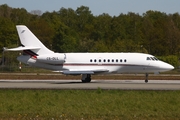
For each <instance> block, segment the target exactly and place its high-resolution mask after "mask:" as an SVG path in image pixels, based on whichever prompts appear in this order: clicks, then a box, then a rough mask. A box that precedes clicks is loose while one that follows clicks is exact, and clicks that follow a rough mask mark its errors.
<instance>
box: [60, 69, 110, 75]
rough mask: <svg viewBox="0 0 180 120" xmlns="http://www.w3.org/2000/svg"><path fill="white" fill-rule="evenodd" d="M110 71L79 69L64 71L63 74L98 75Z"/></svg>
mask: <svg viewBox="0 0 180 120" xmlns="http://www.w3.org/2000/svg"><path fill="white" fill-rule="evenodd" d="M108 71H109V70H107V69H96V70H78V69H76V70H75V69H73V70H72V69H70V70H65V71H62V73H63V74H65V75H80V74H98V73H103V72H108Z"/></svg>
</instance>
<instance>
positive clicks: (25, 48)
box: [3, 46, 40, 51]
mask: <svg viewBox="0 0 180 120" xmlns="http://www.w3.org/2000/svg"><path fill="white" fill-rule="evenodd" d="M34 49H40V47H33V46H25V47H23V46H19V47H17V48H10V49H8V48H5V47H4V48H3V50H4V51H22V50H34Z"/></svg>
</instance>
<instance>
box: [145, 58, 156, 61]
mask: <svg viewBox="0 0 180 120" xmlns="http://www.w3.org/2000/svg"><path fill="white" fill-rule="evenodd" d="M146 60H152V61H158V59H157V58H156V57H147V58H146Z"/></svg>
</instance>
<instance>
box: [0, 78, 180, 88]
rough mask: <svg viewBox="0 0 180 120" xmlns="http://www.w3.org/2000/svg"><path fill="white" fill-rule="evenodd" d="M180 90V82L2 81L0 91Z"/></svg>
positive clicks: (0, 81)
mask: <svg viewBox="0 0 180 120" xmlns="http://www.w3.org/2000/svg"><path fill="white" fill-rule="evenodd" d="M98 88H101V89H120V90H180V80H149V82H148V83H145V82H144V80H92V81H91V82H90V83H82V82H81V81H80V80H0V89H98Z"/></svg>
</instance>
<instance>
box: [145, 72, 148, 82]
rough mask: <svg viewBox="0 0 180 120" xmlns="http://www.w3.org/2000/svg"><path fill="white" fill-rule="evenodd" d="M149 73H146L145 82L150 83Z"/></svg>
mask: <svg viewBox="0 0 180 120" xmlns="http://www.w3.org/2000/svg"><path fill="white" fill-rule="evenodd" d="M148 76H149V75H148V73H146V78H145V83H148Z"/></svg>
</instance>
